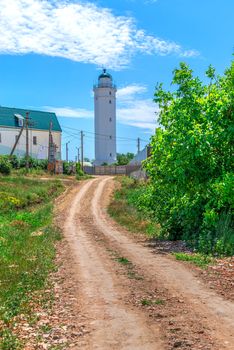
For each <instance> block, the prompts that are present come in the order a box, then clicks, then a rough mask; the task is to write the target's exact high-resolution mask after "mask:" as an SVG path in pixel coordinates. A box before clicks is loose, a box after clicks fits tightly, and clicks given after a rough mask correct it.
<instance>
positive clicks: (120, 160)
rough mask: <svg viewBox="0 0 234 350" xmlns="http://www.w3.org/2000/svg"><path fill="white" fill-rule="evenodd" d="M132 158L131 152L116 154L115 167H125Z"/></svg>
mask: <svg viewBox="0 0 234 350" xmlns="http://www.w3.org/2000/svg"><path fill="white" fill-rule="evenodd" d="M133 157H134V154H133V153H131V152H127V153H126V154H125V153H117V163H116V165H127V164H128V163H129V162H130V161H131V160H132V159H133Z"/></svg>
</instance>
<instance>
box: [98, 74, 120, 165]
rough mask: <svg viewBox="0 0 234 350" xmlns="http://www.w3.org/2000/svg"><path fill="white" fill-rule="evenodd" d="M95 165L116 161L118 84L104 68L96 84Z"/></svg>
mask: <svg viewBox="0 0 234 350" xmlns="http://www.w3.org/2000/svg"><path fill="white" fill-rule="evenodd" d="M93 91H94V114H95V165H102V164H103V163H107V164H111V163H114V162H115V161H116V91H117V90H116V86H115V85H114V84H113V80H112V76H111V75H110V74H109V73H107V72H106V69H103V72H102V73H101V74H100V75H99V77H98V84H97V85H95V86H94V88H93Z"/></svg>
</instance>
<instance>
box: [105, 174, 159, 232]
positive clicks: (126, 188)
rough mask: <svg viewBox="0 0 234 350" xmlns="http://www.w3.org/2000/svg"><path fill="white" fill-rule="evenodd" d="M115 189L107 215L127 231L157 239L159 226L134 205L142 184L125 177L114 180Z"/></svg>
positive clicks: (142, 189)
mask: <svg viewBox="0 0 234 350" xmlns="http://www.w3.org/2000/svg"><path fill="white" fill-rule="evenodd" d="M116 182H117V184H119V185H117V187H116V190H115V192H114V196H113V198H112V200H111V202H110V204H109V207H108V213H109V215H110V216H111V217H113V218H114V219H115V220H116V221H117V222H118V223H119V224H120V225H122V226H124V227H126V228H127V229H128V230H129V231H132V232H139V233H143V234H146V235H147V236H149V237H152V238H153V237H158V236H159V234H160V226H159V225H158V224H157V223H156V222H155V221H153V220H152V218H151V216H150V213H149V212H148V211H147V210H144V208H142V209H140V208H139V207H137V205H136V198H137V197H138V196H139V192H141V191H144V188H145V187H144V183H143V182H141V181H135V180H134V179H131V178H130V177H127V176H121V177H117V178H116Z"/></svg>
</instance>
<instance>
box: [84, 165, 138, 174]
mask: <svg viewBox="0 0 234 350" xmlns="http://www.w3.org/2000/svg"><path fill="white" fill-rule="evenodd" d="M140 169H141V165H99V166H93V167H90V166H84V172H85V173H86V174H89V175H130V174H131V173H132V172H134V171H137V170H140Z"/></svg>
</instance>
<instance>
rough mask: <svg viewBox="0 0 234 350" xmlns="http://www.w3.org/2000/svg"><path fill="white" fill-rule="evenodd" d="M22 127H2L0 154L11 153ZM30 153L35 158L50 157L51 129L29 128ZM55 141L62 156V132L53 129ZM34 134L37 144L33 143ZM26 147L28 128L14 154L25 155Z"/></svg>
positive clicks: (59, 156) (0, 132) (0, 129)
mask: <svg viewBox="0 0 234 350" xmlns="http://www.w3.org/2000/svg"><path fill="white" fill-rule="evenodd" d="M19 132H20V129H16V128H6V127H0V134H1V139H0V140H1V142H0V154H10V152H11V150H12V148H13V146H14V143H15V137H16V135H19ZM28 134H29V154H30V156H32V157H33V158H37V159H47V158H48V144H49V131H47V130H32V129H29V131H28ZM52 135H53V141H54V143H55V144H56V145H57V146H58V148H57V155H58V158H59V159H60V158H61V132H58V131H52ZM33 136H36V137H37V145H33ZM25 149H26V130H24V131H23V133H22V135H21V137H20V140H19V142H18V144H17V146H16V149H15V151H14V154H15V155H17V156H19V157H22V156H24V155H25Z"/></svg>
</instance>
